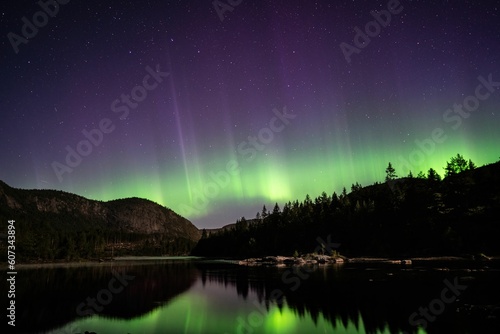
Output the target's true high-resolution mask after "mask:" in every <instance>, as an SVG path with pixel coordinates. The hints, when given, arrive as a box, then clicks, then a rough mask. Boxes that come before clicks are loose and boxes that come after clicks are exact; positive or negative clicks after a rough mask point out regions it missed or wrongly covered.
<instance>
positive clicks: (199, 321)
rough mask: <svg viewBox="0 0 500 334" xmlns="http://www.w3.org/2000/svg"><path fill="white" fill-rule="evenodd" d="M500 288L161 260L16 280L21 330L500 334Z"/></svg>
mask: <svg viewBox="0 0 500 334" xmlns="http://www.w3.org/2000/svg"><path fill="white" fill-rule="evenodd" d="M443 268H445V269H444V270H442V269H443ZM498 282H500V271H499V270H497V269H495V268H491V266H490V267H489V268H488V267H484V266H479V265H477V264H465V263H463V264H456V263H455V264H453V263H448V264H443V263H440V264H438V263H434V264H432V265H426V266H425V267H424V266H420V265H418V264H417V265H413V266H410V267H401V266H396V265H391V266H387V265H386V266H382V265H379V266H374V265H366V264H364V265H354V264H343V265H328V266H314V267H300V268H293V267H282V268H276V267H243V266H238V265H236V264H234V263H231V262H230V261H213V260H210V261H209V260H203V259H195V258H176V259H172V258H170V259H168V258H167V259H158V258H156V259H147V260H145V259H140V260H138V259H128V260H120V261H115V262H111V263H101V264H97V263H96V264H91V265H64V266H49V267H38V268H34V267H29V268H25V269H21V270H19V271H18V275H17V282H16V283H17V284H16V285H17V293H16V304H17V319H16V324H17V326H16V330H17V331H18V332H23V333H85V331H88V332H90V333H91V332H94V333H97V334H104V333H110V334H113V333H124V334H125V333H131V334H135V333H137V334H139V333H500V330H499V329H500V326H499V324H498V318H497V316H498V315H499V312H498V311H499V310H500V304H499V303H500V288H499V286H498ZM450 285H451V286H454V285H455V288H456V287H458V289H457V288H456V289H455V292H453V291H452V290H451V289H450V288H449V286H450ZM444 289H448V290H446V291H444V292H443V290H444ZM425 310H427V313H425ZM418 325H420V326H418ZM423 327H425V330H424V328H423Z"/></svg>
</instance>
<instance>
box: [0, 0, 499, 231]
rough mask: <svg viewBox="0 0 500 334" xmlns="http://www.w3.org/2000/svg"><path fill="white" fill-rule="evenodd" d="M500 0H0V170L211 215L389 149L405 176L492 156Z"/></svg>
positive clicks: (285, 196)
mask: <svg viewBox="0 0 500 334" xmlns="http://www.w3.org/2000/svg"><path fill="white" fill-rule="evenodd" d="M44 1H45V2H44ZM44 3H46V4H44ZM43 7H45V12H41V11H43V10H44V9H43ZM499 7H500V4H499V3H498V2H495V1H488V2H486V1H482V2H477V1H410V0H407V1H401V2H399V3H398V2H397V1H395V0H391V1H386V0H382V1H373V0H372V1H357V0H356V1H353V0H349V1H347V0H339V1H326V0H324V1H305V0H288V1H249V0H241V1H240V0H232V1H226V0H221V1H219V2H215V5H214V3H213V1H210V0H203V1H202V0H196V1H194V0H192V1H187V0H185V1H180V0H179V1H160V0H149V1H148V0H146V1H115V0H110V1H95V0H87V1H76V0H72V1H68V0H60V5H58V7H57V8H56V7H55V6H54V5H53V4H52V1H51V0H42V2H41V3H40V4H39V3H37V2H36V1H21V0H20V1H15V2H12V1H11V2H2V4H0V15H1V16H0V18H1V25H0V28H1V36H2V37H1V44H0V47H1V55H0V78H1V80H0V115H1V122H0V180H3V181H4V182H6V183H8V184H9V185H11V186H13V187H17V188H28V189H33V188H39V189H59V190H64V191H69V192H73V193H76V194H79V195H82V196H85V197H88V198H92V199H99V200H111V199H116V198H125V197H133V196H135V197H142V198H147V199H150V200H153V201H155V202H157V203H159V204H162V205H165V206H167V207H169V208H171V209H173V210H174V211H176V212H178V213H179V214H181V215H183V216H185V217H186V218H188V219H190V220H191V221H192V222H193V223H194V224H195V225H196V226H197V227H199V228H212V227H219V226H222V225H225V224H228V223H232V222H234V221H235V220H236V219H237V218H240V217H241V216H245V217H246V218H253V217H254V216H255V214H256V212H257V211H260V210H261V208H262V205H263V204H266V206H267V207H268V208H272V206H273V205H274V203H275V202H278V203H279V204H280V206H282V204H283V203H284V202H287V201H289V200H292V201H293V200H295V199H299V200H303V199H304V197H305V196H306V194H309V195H310V196H311V197H313V198H314V197H316V196H319V195H320V194H321V192H322V191H326V192H327V193H328V194H332V193H333V192H334V191H336V192H337V193H339V192H340V191H341V190H342V188H343V187H344V186H345V187H346V188H347V189H350V186H351V184H353V183H355V182H359V183H360V184H361V185H370V184H373V183H374V182H376V181H383V179H384V177H385V168H386V167H387V164H388V162H389V161H390V162H392V164H393V166H394V167H395V169H396V173H398V175H400V176H403V175H407V174H408V172H409V171H410V170H411V171H412V172H413V174H415V175H416V174H417V173H418V172H419V171H426V170H428V169H429V168H430V167H432V168H434V169H436V170H437V171H438V172H440V173H441V175H442V174H443V166H444V165H445V163H446V161H447V160H449V158H450V157H451V156H454V155H456V154H457V153H461V154H463V155H464V156H465V158H467V159H469V158H470V159H472V160H473V161H474V162H475V163H476V164H477V165H483V164H487V163H491V162H495V161H497V160H498V158H499V156H500V152H499V148H498V147H499V145H498V143H500V131H498V129H499V128H500V118H499V116H500V110H499V107H500V89H499V85H500V83H498V82H500V57H499V55H500V11H499ZM35 24H36V25H35Z"/></svg>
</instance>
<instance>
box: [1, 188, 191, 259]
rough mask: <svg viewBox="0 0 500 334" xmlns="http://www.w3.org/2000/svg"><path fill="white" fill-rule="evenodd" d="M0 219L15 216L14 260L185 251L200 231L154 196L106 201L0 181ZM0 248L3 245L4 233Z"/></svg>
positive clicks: (3, 226)
mask: <svg viewBox="0 0 500 334" xmlns="http://www.w3.org/2000/svg"><path fill="white" fill-rule="evenodd" d="M0 220H1V221H2V222H3V223H2V229H1V230H0V231H1V232H3V233H6V231H7V221H8V220H15V223H14V225H15V228H16V255H17V259H18V260H21V261H23V260H25V261H28V260H35V259H42V260H53V259H76V258H96V257H105V256H111V255H113V256H116V255H164V254H169V255H179V254H187V253H189V251H190V249H191V248H192V247H193V246H194V245H195V244H196V242H197V241H198V240H199V238H200V236H201V233H200V231H199V230H198V229H197V228H196V227H195V226H194V225H193V224H192V223H191V222H190V221H189V220H187V219H185V218H183V217H181V216H179V215H178V214H176V213H175V212H173V211H172V210H170V209H168V208H165V207H163V206H161V205H159V204H156V203H154V202H151V201H148V200H145V199H140V198H127V199H119V200H113V201H108V202H102V201H95V200H89V199H87V198H84V197H81V196H78V195H75V194H71V193H67V192H63V191H56V190H23V189H15V188H12V187H10V186H8V185H7V184H5V183H4V182H2V181H0ZM2 237H3V238H2V241H3V242H2V244H1V246H2V248H5V247H6V244H5V242H4V241H5V234H4V235H2Z"/></svg>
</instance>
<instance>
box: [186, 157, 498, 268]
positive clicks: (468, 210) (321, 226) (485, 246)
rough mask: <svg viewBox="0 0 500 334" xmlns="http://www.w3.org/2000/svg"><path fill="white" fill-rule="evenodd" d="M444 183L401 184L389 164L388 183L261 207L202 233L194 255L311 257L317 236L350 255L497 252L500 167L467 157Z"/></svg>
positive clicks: (413, 180) (428, 177)
mask: <svg viewBox="0 0 500 334" xmlns="http://www.w3.org/2000/svg"><path fill="white" fill-rule="evenodd" d="M444 171H445V174H444V178H442V177H441V176H440V175H439V173H438V172H437V171H435V170H434V169H432V168H430V169H429V170H428V171H427V173H426V174H424V173H423V172H419V173H418V174H417V176H416V177H414V176H413V175H412V173H411V172H410V173H409V175H408V176H406V177H402V178H398V176H397V172H396V170H395V169H394V167H393V166H392V164H391V163H389V165H388V167H387V168H386V178H385V182H383V183H378V182H376V183H375V184H373V185H371V186H366V187H362V186H361V185H360V184H359V183H355V184H352V186H351V191H350V192H349V193H348V192H347V189H346V188H345V187H344V188H343V190H342V192H341V193H340V194H337V193H336V192H333V193H332V194H331V195H329V194H327V193H326V192H323V193H322V194H321V195H320V196H318V197H316V198H314V199H313V198H311V197H310V196H309V195H307V196H306V197H305V198H304V200H302V201H298V200H295V201H293V202H292V201H290V202H287V203H285V204H284V205H283V208H282V209H281V208H280V206H279V205H278V203H276V204H275V205H274V207H273V209H272V210H268V209H267V208H266V206H265V205H264V206H263V208H262V210H261V211H260V212H258V213H257V214H256V216H255V218H253V219H246V218H245V217H242V218H241V219H238V220H237V222H236V224H235V226H234V227H233V228H231V229H224V230H221V231H219V232H217V233H212V234H210V235H207V233H203V234H202V239H201V240H200V241H199V242H198V244H197V246H196V247H195V248H194V250H193V252H192V254H193V255H202V256H224V257H236V258H239V257H253V256H265V255H290V256H291V255H293V254H299V253H308V252H312V251H313V250H314V249H315V248H316V247H317V245H318V241H317V238H318V237H321V238H323V239H324V238H326V237H327V236H330V237H331V240H332V241H334V242H336V243H339V244H340V245H341V246H340V247H339V251H340V253H342V254H345V255H348V256H349V255H351V256H353V255H356V256H360V255H370V256H389V257H403V256H434V255H459V254H461V255H463V254H471V255H473V254H476V253H482V252H484V253H499V252H500V246H499V244H498V243H497V241H496V236H498V235H499V232H500V224H498V222H497V216H498V210H499V209H500V200H499V198H500V162H497V163H495V164H491V165H488V166H483V167H480V168H478V167H477V166H476V165H475V164H474V163H473V162H472V161H471V160H468V161H467V160H466V159H465V158H464V157H463V156H462V155H460V154H457V155H456V156H454V157H452V158H451V159H450V160H449V161H448V162H447V163H446V166H445V167H444Z"/></svg>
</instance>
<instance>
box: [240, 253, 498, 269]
mask: <svg viewBox="0 0 500 334" xmlns="http://www.w3.org/2000/svg"><path fill="white" fill-rule="evenodd" d="M498 259H499V258H497V257H487V256H484V255H483V256H481V257H479V256H475V257H457V256H438V257H417V258H407V259H388V258H375V257H355V258H347V257H345V256H340V255H339V256H329V255H317V254H306V255H302V256H298V257H293V256H265V257H259V258H248V259H244V260H240V261H237V263H238V264H239V265H244V266H278V267H281V266H293V265H299V266H300V265H313V264H320V265H321V264H344V263H360V264H362V263H366V264H393V265H404V266H411V265H413V264H415V262H417V263H425V262H440V261H441V262H460V261H463V262H470V261H473V262H489V261H492V260H498Z"/></svg>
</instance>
